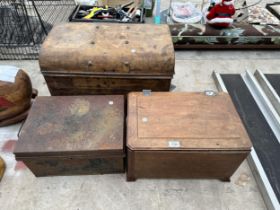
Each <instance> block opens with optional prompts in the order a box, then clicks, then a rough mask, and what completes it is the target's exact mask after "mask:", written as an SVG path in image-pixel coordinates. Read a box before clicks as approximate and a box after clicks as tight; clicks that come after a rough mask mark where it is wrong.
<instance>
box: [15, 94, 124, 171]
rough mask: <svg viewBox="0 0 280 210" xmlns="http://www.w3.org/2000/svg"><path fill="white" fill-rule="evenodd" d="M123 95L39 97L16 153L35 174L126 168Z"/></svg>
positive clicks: (120, 169) (25, 125)
mask: <svg viewBox="0 0 280 210" xmlns="http://www.w3.org/2000/svg"><path fill="white" fill-rule="evenodd" d="M123 130H124V98H123V96H118V95H115V96H80V97H79V96H71V97H70V96H51V97H38V98H37V99H36V100H35V102H34V104H33V106H32V109H31V112H30V114H29V116H28V118H27V120H26V122H25V124H24V126H23V128H22V130H21V132H20V135H19V141H18V142H17V145H16V149H15V155H16V159H17V160H22V161H24V163H25V164H26V165H27V166H28V167H29V168H30V169H31V171H32V172H33V173H34V174H35V175H36V176H47V175H72V174H103V173H117V172H123V170H124V149H123Z"/></svg>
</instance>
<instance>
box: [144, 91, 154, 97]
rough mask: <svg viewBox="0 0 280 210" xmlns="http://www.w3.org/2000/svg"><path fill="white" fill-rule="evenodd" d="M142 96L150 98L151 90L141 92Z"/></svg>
mask: <svg viewBox="0 0 280 210" xmlns="http://www.w3.org/2000/svg"><path fill="white" fill-rule="evenodd" d="M142 92H143V95H144V96H150V95H151V94H152V91H151V90H142Z"/></svg>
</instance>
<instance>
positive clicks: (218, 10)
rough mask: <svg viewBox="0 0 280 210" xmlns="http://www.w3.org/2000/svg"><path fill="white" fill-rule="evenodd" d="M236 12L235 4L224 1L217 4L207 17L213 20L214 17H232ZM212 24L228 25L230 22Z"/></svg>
mask: <svg viewBox="0 0 280 210" xmlns="http://www.w3.org/2000/svg"><path fill="white" fill-rule="evenodd" d="M234 13H235V8H234V6H233V5H232V4H231V5H225V4H223V2H222V3H219V4H216V5H215V6H214V7H213V8H212V9H211V10H210V11H209V13H208V14H207V16H206V18H207V19H208V20H212V19H214V18H232V16H233V15H234ZM211 25H215V26H218V27H228V26H229V25H230V24H229V23H226V22H225V23H222V22H221V23H212V24H211Z"/></svg>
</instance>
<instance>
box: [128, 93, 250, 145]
mask: <svg viewBox="0 0 280 210" xmlns="http://www.w3.org/2000/svg"><path fill="white" fill-rule="evenodd" d="M127 123H128V127H127V146H128V147H129V148H130V149H135V150H174V149H175V150H176V149H178V150H249V149H250V147H251V142H250V140H249V137H248V135H247V133H246V131H245V128H244V126H243V124H242V122H241V120H240V118H239V115H238V114H237V112H236V110H235V108H234V105H233V103H232V101H231V99H230V96H229V95H228V94H226V93H218V94H217V95H214V96H209V95H206V94H205V93H175V92H173V93H170V92H167V93H163V92H157V93H155V92H153V93H151V95H149V96H145V95H143V94H142V93H136V92H135V93H130V94H129V97H128V121H127Z"/></svg>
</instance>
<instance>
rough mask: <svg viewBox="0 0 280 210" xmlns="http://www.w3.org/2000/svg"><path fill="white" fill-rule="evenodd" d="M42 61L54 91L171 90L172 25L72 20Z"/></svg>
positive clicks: (56, 32) (58, 30) (50, 40)
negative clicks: (75, 21) (170, 26)
mask: <svg viewBox="0 0 280 210" xmlns="http://www.w3.org/2000/svg"><path fill="white" fill-rule="evenodd" d="M39 63H40V67H41V71H42V74H43V75H44V77H45V79H46V82H47V85H48V87H49V90H50V92H51V94H52V95H91V94H126V93H128V92H130V91H142V90H143V89H151V90H153V91H168V90H169V89H170V83H171V79H172V77H173V74H174V65H175V58H174V49H173V44H172V40H171V36H170V31H169V28H168V26H167V25H149V24H109V23H107V24H98V23H95V24H88V23H67V24H62V25H58V26H56V27H54V28H53V29H52V31H51V32H50V34H49V35H48V37H47V38H46V40H45V42H44V43H43V46H42V48H41V51H40V55H39Z"/></svg>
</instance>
